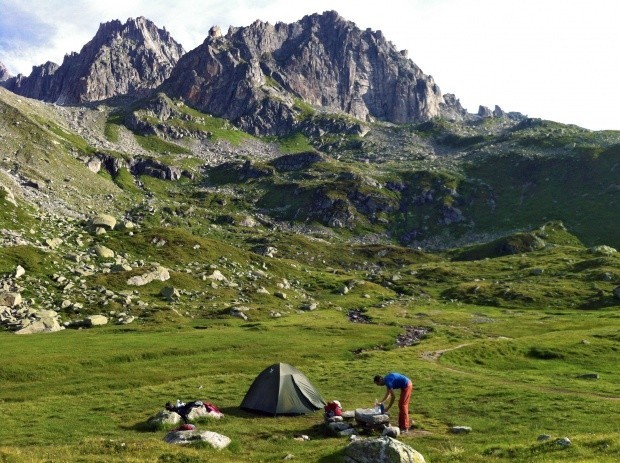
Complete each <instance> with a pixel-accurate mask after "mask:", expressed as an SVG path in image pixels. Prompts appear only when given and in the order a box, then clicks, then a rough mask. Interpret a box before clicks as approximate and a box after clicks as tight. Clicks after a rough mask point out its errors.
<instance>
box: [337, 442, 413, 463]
mask: <svg viewBox="0 0 620 463" xmlns="http://www.w3.org/2000/svg"><path fill="white" fill-rule="evenodd" d="M344 454H345V458H344V461H345V463H425V460H424V457H423V456H422V454H421V453H419V452H418V451H417V450H415V449H413V448H412V447H410V446H408V445H406V444H404V443H402V442H400V441H397V440H396V439H393V438H391V437H378V438H373V439H356V440H353V441H352V442H351V443H349V445H347V447H346V448H345V450H344Z"/></svg>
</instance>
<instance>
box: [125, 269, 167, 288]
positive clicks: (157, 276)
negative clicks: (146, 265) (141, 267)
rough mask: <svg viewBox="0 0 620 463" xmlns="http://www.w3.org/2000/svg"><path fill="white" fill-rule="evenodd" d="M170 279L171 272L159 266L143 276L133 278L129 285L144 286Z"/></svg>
mask: <svg viewBox="0 0 620 463" xmlns="http://www.w3.org/2000/svg"><path fill="white" fill-rule="evenodd" d="M169 279H170V272H169V271H168V269H166V268H165V267H161V266H159V267H156V268H155V269H153V270H151V271H150V272H148V273H145V274H143V275H136V276H135V277H131V278H130V279H129V280H127V284H128V285H129V286H144V285H146V284H149V283H150V282H151V281H155V280H159V281H167V280H169Z"/></svg>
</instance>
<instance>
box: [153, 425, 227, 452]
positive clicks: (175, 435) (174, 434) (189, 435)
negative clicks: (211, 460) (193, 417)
mask: <svg viewBox="0 0 620 463" xmlns="http://www.w3.org/2000/svg"><path fill="white" fill-rule="evenodd" d="M164 441H165V442H167V443H169V444H182V445H183V444H191V443H193V442H206V443H208V444H210V445H211V446H212V447H213V448H215V449H218V450H221V449H224V448H226V447H228V446H229V445H230V442H231V440H230V437H226V436H224V435H222V434H218V433H216V432H213V431H202V432H200V431H197V430H192V431H170V432H169V433H168V434H166V436H165V437H164Z"/></svg>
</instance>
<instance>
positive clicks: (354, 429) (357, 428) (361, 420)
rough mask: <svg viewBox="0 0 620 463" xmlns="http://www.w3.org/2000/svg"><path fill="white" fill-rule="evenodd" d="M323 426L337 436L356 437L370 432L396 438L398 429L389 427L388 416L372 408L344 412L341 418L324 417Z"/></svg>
mask: <svg viewBox="0 0 620 463" xmlns="http://www.w3.org/2000/svg"><path fill="white" fill-rule="evenodd" d="M325 425H326V426H327V428H328V429H329V430H330V432H332V433H333V434H335V435H337V436H341V437H344V436H357V435H359V434H368V433H369V432H372V431H379V432H382V433H383V434H384V435H390V436H393V437H396V436H398V435H399V434H400V430H399V429H398V428H394V427H392V426H390V416H389V415H388V414H387V413H381V412H380V411H377V410H375V409H374V408H358V409H356V410H355V411H344V412H343V413H342V416H332V417H327V416H325Z"/></svg>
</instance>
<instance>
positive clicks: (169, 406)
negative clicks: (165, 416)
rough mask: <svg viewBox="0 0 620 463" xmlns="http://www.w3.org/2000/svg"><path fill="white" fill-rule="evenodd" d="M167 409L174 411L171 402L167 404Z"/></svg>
mask: <svg viewBox="0 0 620 463" xmlns="http://www.w3.org/2000/svg"><path fill="white" fill-rule="evenodd" d="M165 407H166V410H172V408H173V405H172V404H171V403H170V402H166V405H165Z"/></svg>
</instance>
